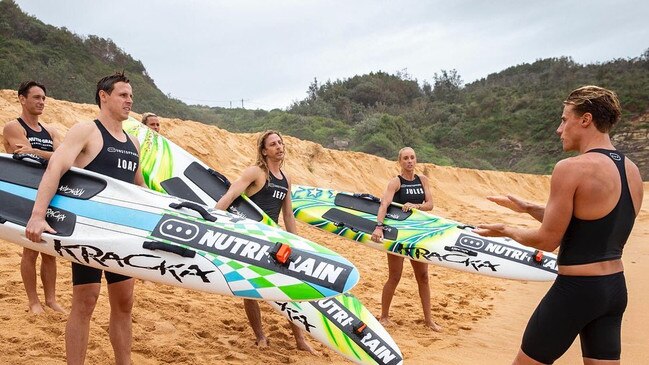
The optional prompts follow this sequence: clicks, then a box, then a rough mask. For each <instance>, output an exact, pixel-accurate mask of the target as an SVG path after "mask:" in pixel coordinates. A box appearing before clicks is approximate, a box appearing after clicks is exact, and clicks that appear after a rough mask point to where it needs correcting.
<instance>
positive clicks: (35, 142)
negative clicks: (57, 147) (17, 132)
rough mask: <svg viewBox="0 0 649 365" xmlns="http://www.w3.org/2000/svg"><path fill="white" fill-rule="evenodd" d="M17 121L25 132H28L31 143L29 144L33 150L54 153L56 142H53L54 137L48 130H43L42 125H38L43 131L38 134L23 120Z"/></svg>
mask: <svg viewBox="0 0 649 365" xmlns="http://www.w3.org/2000/svg"><path fill="white" fill-rule="evenodd" d="M16 119H17V120H18V123H20V125H22V126H23V128H24V129H25V132H27V140H28V141H29V144H31V145H32V148H35V149H37V150H41V151H46V152H52V151H54V141H52V136H51V135H50V133H49V132H48V131H47V129H45V128H43V125H42V124H40V123H38V125H39V126H40V127H41V131H40V132H36V131H35V130H33V129H31V128H30V127H29V126H28V125H27V123H25V121H24V120H23V119H22V118H20V117H18V118H16Z"/></svg>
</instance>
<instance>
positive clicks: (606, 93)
mask: <svg viewBox="0 0 649 365" xmlns="http://www.w3.org/2000/svg"><path fill="white" fill-rule="evenodd" d="M563 103H564V104H565V105H572V106H573V107H574V108H573V109H574V111H575V112H576V113H579V114H581V115H584V114H586V113H590V114H591V115H592V116H593V122H594V123H595V127H596V128H597V130H598V131H600V132H602V133H607V132H608V131H610V130H611V128H613V125H614V124H615V123H617V122H618V121H619V120H620V116H621V115H622V111H621V109H622V108H621V107H620V100H619V99H618V98H617V95H616V94H615V93H614V92H613V91H611V90H608V89H605V88H603V87H599V86H593V85H588V86H582V87H580V88H578V89H575V90H573V91H572V92H571V93H570V95H568V98H567V99H566V100H564V101H563Z"/></svg>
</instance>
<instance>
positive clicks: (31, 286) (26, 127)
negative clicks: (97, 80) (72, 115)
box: [2, 81, 65, 314]
mask: <svg viewBox="0 0 649 365" xmlns="http://www.w3.org/2000/svg"><path fill="white" fill-rule="evenodd" d="M46 95H47V90H46V89H45V86H44V85H43V84H40V83H38V82H36V81H25V82H23V83H21V84H20V86H19V87H18V100H19V101H20V106H21V107H22V112H21V113H20V116H19V117H18V118H16V119H15V120H12V121H10V122H8V123H7V124H5V126H4V129H3V132H2V135H3V136H4V147H5V150H6V151H7V153H15V154H27V155H33V156H36V157H40V158H42V159H45V160H49V158H50V157H51V156H52V153H53V151H54V150H55V149H56V148H58V147H59V144H60V143H61V134H60V133H59V132H58V131H57V130H56V128H54V127H53V126H50V125H47V124H45V123H41V121H40V120H39V117H40V115H41V114H43V110H44V109H45V99H46ZM36 259H38V251H34V250H31V249H29V248H23V255H22V257H21V259H20V275H21V277H22V279H23V284H24V285H25V292H26V293H27V301H28V304H27V305H28V306H29V312H31V313H34V314H40V313H43V312H44V311H43V305H42V304H41V301H40V299H38V293H37V292H36ZM41 282H42V283H43V291H44V292H45V305H46V306H48V307H50V308H52V309H53V310H55V311H57V312H65V311H64V310H63V308H61V306H60V305H59V304H58V303H57V302H56V259H55V258H54V256H50V255H46V254H44V253H42V254H41Z"/></svg>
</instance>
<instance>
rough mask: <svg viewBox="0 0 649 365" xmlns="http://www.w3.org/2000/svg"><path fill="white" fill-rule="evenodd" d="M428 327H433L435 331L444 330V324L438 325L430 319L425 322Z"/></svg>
mask: <svg viewBox="0 0 649 365" xmlns="http://www.w3.org/2000/svg"><path fill="white" fill-rule="evenodd" d="M425 325H426V327H428V328H430V329H432V330H433V331H435V332H442V326H440V325H438V324H437V323H435V322H433V321H430V322H427V323H425Z"/></svg>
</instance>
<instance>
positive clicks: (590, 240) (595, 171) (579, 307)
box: [475, 86, 643, 364]
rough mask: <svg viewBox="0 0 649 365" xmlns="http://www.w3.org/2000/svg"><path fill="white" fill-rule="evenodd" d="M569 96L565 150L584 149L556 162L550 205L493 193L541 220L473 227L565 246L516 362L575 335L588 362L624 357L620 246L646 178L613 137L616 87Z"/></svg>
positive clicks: (541, 356) (545, 353)
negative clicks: (528, 225)
mask: <svg viewBox="0 0 649 365" xmlns="http://www.w3.org/2000/svg"><path fill="white" fill-rule="evenodd" d="M563 103H564V108H563V114H562V116H561V124H560V125H559V128H557V131H556V132H557V134H558V135H559V136H560V137H561V142H562V144H563V149H564V151H577V152H579V155H578V156H575V157H570V158H567V159H565V160H562V161H559V162H558V163H557V164H556V166H555V167H554V171H553V172H552V178H551V182H550V197H549V199H548V202H547V205H546V206H545V207H544V206H541V205H536V204H531V203H528V202H525V201H523V200H520V199H518V198H516V197H513V196H506V197H505V196H493V197H489V198H488V199H489V200H491V201H493V202H495V203H497V204H499V205H502V206H505V207H507V208H510V209H512V210H514V211H516V212H521V213H528V214H530V215H531V216H532V217H534V218H535V219H537V220H538V221H540V222H541V227H540V228H538V229H523V228H514V227H509V226H506V225H504V224H483V225H479V226H478V228H477V229H476V230H475V232H476V233H479V234H481V235H483V236H506V237H511V238H513V239H514V240H516V241H518V242H520V243H522V244H524V245H527V246H531V247H534V248H537V249H540V250H544V251H554V250H555V249H556V248H557V247H559V255H558V258H557V263H558V265H559V275H558V276H557V279H556V280H555V282H554V284H553V285H552V287H551V288H550V290H549V291H548V292H547V294H546V295H545V297H544V298H543V299H542V300H541V302H540V303H539V305H538V307H537V308H536V311H535V312H534V313H533V314H532V317H531V318H530V320H529V322H528V324H527V328H526V329H525V333H524V334H523V341H522V344H521V348H520V350H519V352H518V355H517V356H516V359H515V360H514V364H552V363H553V362H554V361H555V360H557V359H558V358H559V357H561V355H563V353H564V352H565V351H566V350H568V348H569V347H570V345H571V344H572V342H573V341H574V340H575V338H576V337H577V335H579V339H580V341H581V352H582V356H583V361H584V364H604V363H606V364H619V363H620V352H621V338H620V334H621V326H622V315H623V314H624V311H625V309H626V305H627V290H626V281H625V278H624V266H623V265H622V260H621V258H622V249H623V247H624V244H625V243H626V241H627V239H628V237H629V235H630V233H631V229H632V228H633V223H634V221H635V218H636V216H637V214H638V212H639V211H640V206H641V205H642V198H643V186H642V179H641V177H640V171H639V170H638V167H637V166H636V165H635V164H634V163H633V162H631V160H629V159H628V158H626V157H624V155H623V154H622V153H621V152H619V151H617V150H615V147H614V146H613V144H612V143H611V139H610V136H609V132H610V130H611V128H612V127H613V125H614V124H615V123H617V122H618V120H619V119H620V115H621V112H620V102H619V101H618V98H617V95H615V93H614V92H612V91H610V90H607V89H604V88H601V87H597V86H584V87H581V88H579V89H576V90H574V91H573V92H572V93H570V95H569V96H568V98H567V99H566V100H565V101H564V102H563Z"/></svg>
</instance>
